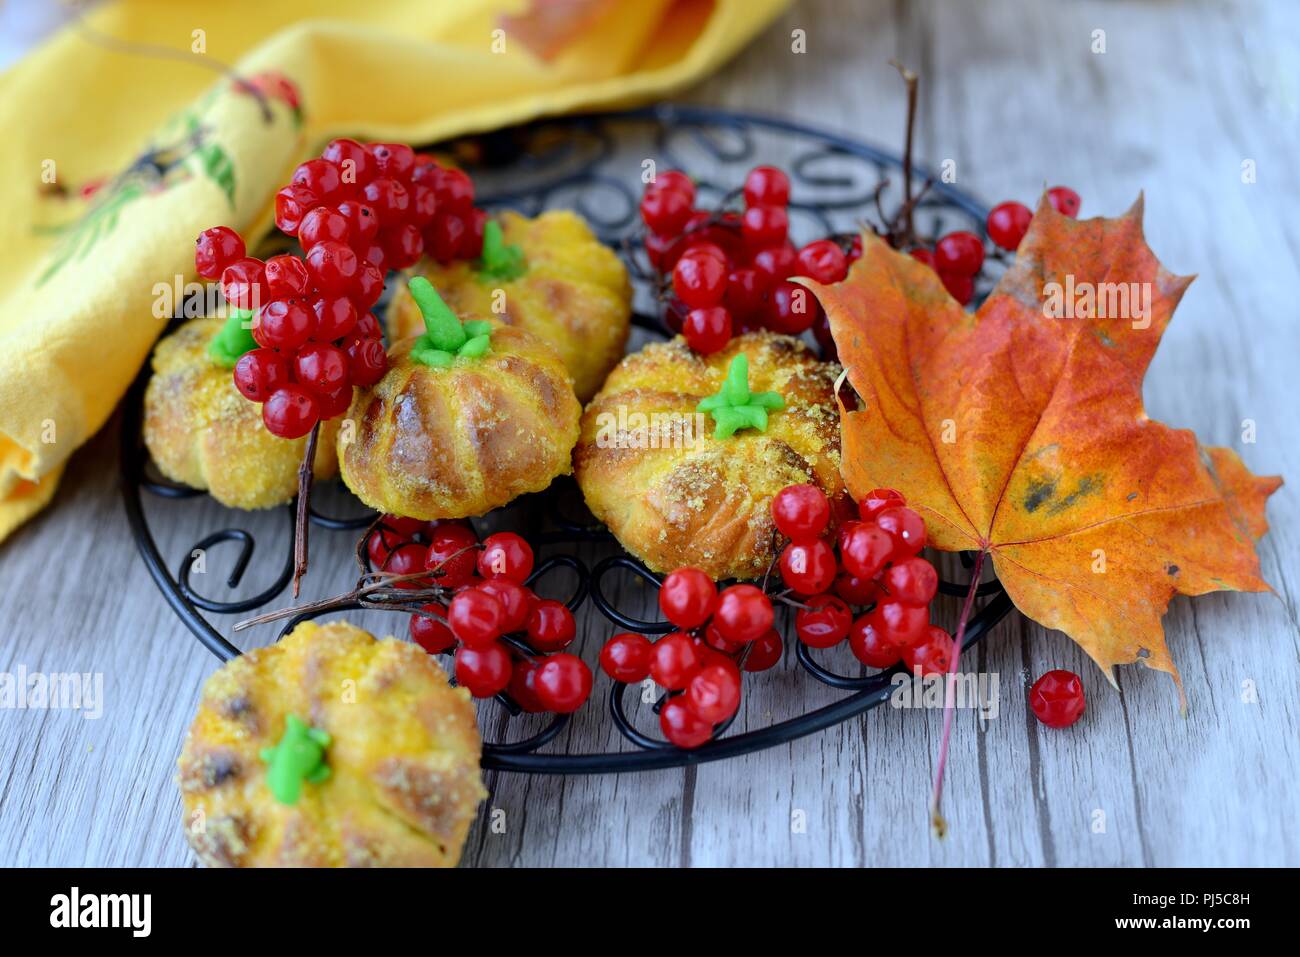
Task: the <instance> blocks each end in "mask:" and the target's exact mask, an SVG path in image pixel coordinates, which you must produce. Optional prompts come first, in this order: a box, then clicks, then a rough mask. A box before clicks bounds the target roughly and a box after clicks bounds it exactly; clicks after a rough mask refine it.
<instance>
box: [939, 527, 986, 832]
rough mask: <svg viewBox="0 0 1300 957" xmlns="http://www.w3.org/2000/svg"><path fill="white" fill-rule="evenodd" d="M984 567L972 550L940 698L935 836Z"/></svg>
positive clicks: (941, 825)
mask: <svg viewBox="0 0 1300 957" xmlns="http://www.w3.org/2000/svg"><path fill="white" fill-rule="evenodd" d="M983 570H984V552H983V551H982V550H981V551H978V552H976V553H975V564H974V565H972V566H971V570H970V588H968V589H967V590H966V601H965V602H964V603H963V604H962V606H961V617H960V618H958V619H957V630H956V632H954V633H953V636H952V654H951V655H949V656H948V686H947V688H946V690H945V691H944V697H943V737H942V738H941V739H940V741H939V763H938V764H937V765H936V766H935V770H934V793H933V794H932V795H931V797H930V827H931V829H932V830H933V832H934V836H935V837H939V838H941V837H943V836H944V834H946V833H947V830H948V823H947V822H946V821H945V820H944V819H943V815H942V814H940V813H939V802H940V801H941V800H942V799H943V771H944V768H945V766H946V765H947V763H948V739H949V738H950V737H951V736H952V717H953V713H954V711H955V706H956V702H957V665H958V663H959V662H960V660H961V646H962V642H963V641H964V640H965V638H966V622H968V621H969V620H970V615H971V611H972V609H973V608H974V607H975V592H976V591H977V590H978V589H979V587H980V574H981V573H982V572H983Z"/></svg>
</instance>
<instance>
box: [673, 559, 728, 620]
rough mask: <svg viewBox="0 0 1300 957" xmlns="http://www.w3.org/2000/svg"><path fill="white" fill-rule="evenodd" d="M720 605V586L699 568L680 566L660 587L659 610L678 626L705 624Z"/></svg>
mask: <svg viewBox="0 0 1300 957" xmlns="http://www.w3.org/2000/svg"><path fill="white" fill-rule="evenodd" d="M717 607H718V586H717V585H715V584H714V582H713V579H712V578H710V577H709V576H708V575H706V574H705V573H704V572H702V571H700V570H699V569H698V568H679V569H677V570H676V571H674V572H671V573H669V575H668V576H667V577H666V578H665V579H664V580H663V583H662V584H661V585H660V586H659V610H660V611H662V612H663V613H664V617H665V618H667V619H668V620H669V621H670V622H672V623H673V624H674V625H676V626H677V627H678V628H682V629H686V630H689V629H691V628H695V627H697V626H699V625H702V624H704V623H705V622H706V621H708V620H709V617H710V616H711V615H712V614H713V612H714V609H716V608H717Z"/></svg>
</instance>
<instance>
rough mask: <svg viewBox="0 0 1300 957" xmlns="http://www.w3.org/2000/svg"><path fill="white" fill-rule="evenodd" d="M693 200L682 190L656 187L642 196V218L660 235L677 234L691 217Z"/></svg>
mask: <svg viewBox="0 0 1300 957" xmlns="http://www.w3.org/2000/svg"><path fill="white" fill-rule="evenodd" d="M692 208H693V206H692V200H691V197H690V195H689V194H687V193H686V192H684V191H682V190H678V189H670V188H664V187H656V188H652V189H649V190H646V193H645V195H644V196H642V197H641V205H640V209H641V220H642V221H643V222H644V223H645V224H646V228H647V229H649V230H650V231H651V232H653V233H656V234H658V235H660V236H676V235H677V234H679V233H680V232H681V230H682V228H683V227H684V226H685V225H686V221H687V220H688V219H690V216H691V211H692Z"/></svg>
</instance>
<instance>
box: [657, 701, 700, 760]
mask: <svg viewBox="0 0 1300 957" xmlns="http://www.w3.org/2000/svg"><path fill="white" fill-rule="evenodd" d="M659 727H660V729H661V730H662V731H663V733H664V737H665V738H667V739H668V742H669V743H670V744H674V745H676V746H677V747H679V748H698V747H699V746H700V745H702V744H704V742H706V741H708V740H709V738H711V737H713V725H711V724H709V722H707V721H705V720H704V719H703V718H701V717H700V716H699V715H697V714H696V713H695V712H694V711H692V710H691V709H690V708H688V707H687V706H686V703H685V702H684V701H682V699H681V698H680V697H678V698H669V699H668V700H667V701H665V702H664V706H663V707H662V708H660V709H659Z"/></svg>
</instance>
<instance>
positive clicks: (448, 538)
mask: <svg viewBox="0 0 1300 957" xmlns="http://www.w3.org/2000/svg"><path fill="white" fill-rule="evenodd" d="M477 544H478V538H477V537H476V536H475V535H474V532H473V531H472V530H470V529H469V528H466V527H465V526H464V525H450V524H448V525H440V526H438V527H437V528H436V529H434V530H433V532H432V533H431V534H430V536H429V553H428V556H427V557H426V559H425V567H426V568H428V569H429V571H431V572H434V573H435V574H434V576H433V580H434V581H435V582H436V583H437V584H439V585H443V586H445V587H447V588H459V587H460V586H461V585H464V584H465V583H466V582H468V581H469V580H470V579H471V578H472V577H474V564H475V549H474V546H475V545H477Z"/></svg>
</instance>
